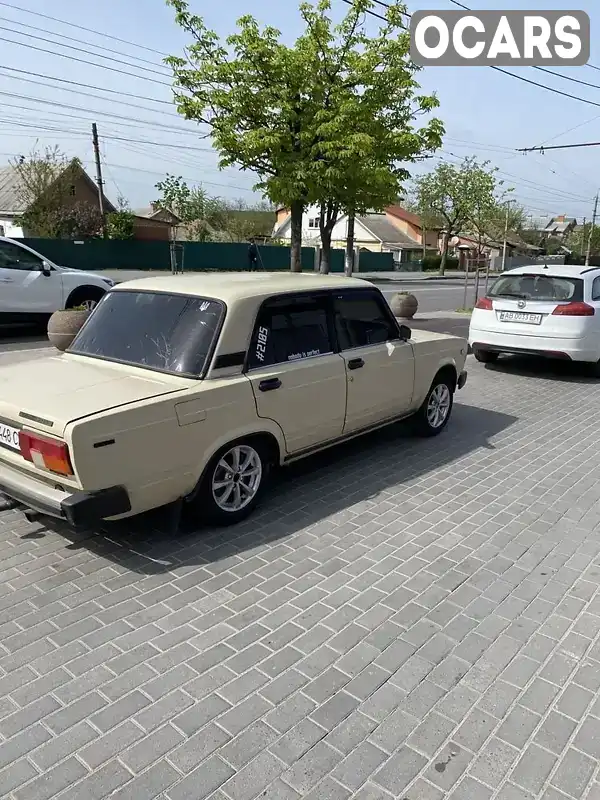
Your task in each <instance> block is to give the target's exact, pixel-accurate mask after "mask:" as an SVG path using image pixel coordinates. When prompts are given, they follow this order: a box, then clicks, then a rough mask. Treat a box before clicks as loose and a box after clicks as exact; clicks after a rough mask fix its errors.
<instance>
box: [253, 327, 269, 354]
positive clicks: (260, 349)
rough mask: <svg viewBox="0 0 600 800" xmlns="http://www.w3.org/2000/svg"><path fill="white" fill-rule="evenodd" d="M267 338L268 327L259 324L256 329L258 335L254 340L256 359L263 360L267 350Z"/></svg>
mask: <svg viewBox="0 0 600 800" xmlns="http://www.w3.org/2000/svg"><path fill="white" fill-rule="evenodd" d="M268 338H269V329H268V328H265V327H264V325H261V326H260V328H259V329H258V336H257V342H256V353H255V355H256V359H257V360H258V361H264V360H265V353H266V351H267V340H268Z"/></svg>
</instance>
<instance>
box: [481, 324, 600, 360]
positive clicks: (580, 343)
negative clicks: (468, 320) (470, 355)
mask: <svg viewBox="0 0 600 800" xmlns="http://www.w3.org/2000/svg"><path fill="white" fill-rule="evenodd" d="M469 345H470V347H471V349H472V350H478V349H479V350H487V351H490V352H494V353H511V354H514V355H535V356H544V357H546V358H564V359H568V360H571V361H598V359H600V340H598V339H597V338H596V337H585V338H580V339H574V338H560V339H559V338H555V337H552V338H551V337H544V336H528V335H527V336H525V335H523V336H519V335H517V334H505V333H495V332H492V331H486V330H478V329H477V328H473V327H472V328H471V330H470V332H469Z"/></svg>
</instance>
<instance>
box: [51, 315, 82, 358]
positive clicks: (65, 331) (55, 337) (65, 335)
mask: <svg viewBox="0 0 600 800" xmlns="http://www.w3.org/2000/svg"><path fill="white" fill-rule="evenodd" d="M91 313H92V312H91V311H90V310H89V309H75V308H67V309H65V310H64V311H55V312H54V314H52V316H51V317H50V319H49V320H48V339H49V340H50V344H52V345H54V347H56V349H57V350H66V349H67V347H68V346H69V345H70V344H71V342H72V341H73V339H74V338H75V337H76V336H77V334H78V333H79V329H80V328H81V326H82V325H83V323H84V322H85V321H86V319H87V318H88V317H89V315H90V314H91Z"/></svg>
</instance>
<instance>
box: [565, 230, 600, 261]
mask: <svg viewBox="0 0 600 800" xmlns="http://www.w3.org/2000/svg"><path fill="white" fill-rule="evenodd" d="M590 233H591V236H592V240H591V241H592V244H591V248H590V255H591V256H600V227H598V226H597V225H594V228H593V230H592V224H591V222H586V223H585V224H584V225H578V226H577V227H576V228H575V229H574V230H573V232H572V233H570V234H569V235H568V236H567V238H566V240H565V242H564V245H565V246H566V247H568V248H569V250H571V251H572V252H573V254H574V255H576V256H579V257H580V258H581V257H585V255H586V253H587V247H588V242H589V241H590Z"/></svg>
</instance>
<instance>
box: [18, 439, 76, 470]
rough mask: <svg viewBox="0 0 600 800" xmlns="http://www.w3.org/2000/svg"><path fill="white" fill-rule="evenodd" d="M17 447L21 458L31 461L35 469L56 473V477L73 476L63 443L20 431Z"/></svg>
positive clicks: (67, 451)
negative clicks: (39, 468)
mask: <svg viewBox="0 0 600 800" xmlns="http://www.w3.org/2000/svg"><path fill="white" fill-rule="evenodd" d="M19 446H20V448H21V455H22V456H23V458H24V459H25V460H26V461H31V463H32V464H35V465H36V467H41V468H42V469H47V470H49V471H50V472H56V473H57V474H58V475H73V467H72V466H71V459H70V458H69V449H68V447H67V445H66V444H65V443H64V442H57V441H55V440H54V439H45V438H43V437H42V436H36V435H35V434H33V433H26V432H25V431H20V433H19Z"/></svg>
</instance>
